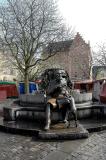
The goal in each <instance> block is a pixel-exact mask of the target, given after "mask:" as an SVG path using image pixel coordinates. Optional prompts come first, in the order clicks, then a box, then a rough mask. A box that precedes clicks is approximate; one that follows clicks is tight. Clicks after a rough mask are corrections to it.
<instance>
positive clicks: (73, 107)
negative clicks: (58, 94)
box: [70, 97, 77, 127]
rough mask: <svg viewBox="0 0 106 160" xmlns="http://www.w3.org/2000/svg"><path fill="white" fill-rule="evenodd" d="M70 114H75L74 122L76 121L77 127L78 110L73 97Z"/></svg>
mask: <svg viewBox="0 0 106 160" xmlns="http://www.w3.org/2000/svg"><path fill="white" fill-rule="evenodd" d="M70 112H71V113H72V114H73V116H74V120H75V125H76V127H77V109H76V106H75V100H74V98H73V97H71V99H70Z"/></svg>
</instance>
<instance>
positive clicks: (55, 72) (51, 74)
mask: <svg viewBox="0 0 106 160" xmlns="http://www.w3.org/2000/svg"><path fill="white" fill-rule="evenodd" d="M42 78H43V79H44V81H45V83H46V85H47V86H48V85H49V84H50V83H51V84H53V86H60V87H63V86H67V85H68V84H69V76H68V73H67V72H66V71H65V70H64V69H57V68H53V69H47V70H45V71H44V73H43V74H42Z"/></svg>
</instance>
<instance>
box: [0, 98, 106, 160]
mask: <svg viewBox="0 0 106 160" xmlns="http://www.w3.org/2000/svg"><path fill="white" fill-rule="evenodd" d="M5 105H11V100H7V101H5V103H0V109H1V108H2V107H3V106H5ZM105 159H106V131H102V132H98V133H94V134H90V136H89V138H88V139H82V140H74V141H51V142H48V141H45V142H43V141H37V140H35V139H34V138H32V137H27V136H20V135H14V134H7V133H3V132H0V160H105Z"/></svg>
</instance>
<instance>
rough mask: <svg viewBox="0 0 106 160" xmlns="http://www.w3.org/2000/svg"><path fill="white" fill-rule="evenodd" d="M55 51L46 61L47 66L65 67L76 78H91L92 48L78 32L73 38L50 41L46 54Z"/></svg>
mask: <svg viewBox="0 0 106 160" xmlns="http://www.w3.org/2000/svg"><path fill="white" fill-rule="evenodd" d="M50 53H55V55H54V56H53V57H51V58H49V59H48V60H47V61H46V64H45V68H63V69H65V70H66V71H67V72H68V74H69V76H70V78H71V79H74V80H77V79H78V80H79V79H89V78H90V68H91V64H90V63H91V49H90V45H89V44H87V43H86V42H85V41H84V40H83V38H82V37H81V35H80V34H79V33H77V35H76V36H75V37H74V39H73V40H68V41H61V42H54V43H50V44H49V45H48V47H47V48H46V50H45V52H44V54H50Z"/></svg>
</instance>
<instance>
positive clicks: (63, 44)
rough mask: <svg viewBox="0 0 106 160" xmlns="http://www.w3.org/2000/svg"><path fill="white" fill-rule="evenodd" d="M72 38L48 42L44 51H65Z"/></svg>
mask: <svg viewBox="0 0 106 160" xmlns="http://www.w3.org/2000/svg"><path fill="white" fill-rule="evenodd" d="M72 42H73V40H67V41H60V42H53V43H49V45H48V46H47V47H46V49H45V52H46V53H54V52H65V51H69V48H70V46H71V45H72Z"/></svg>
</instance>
